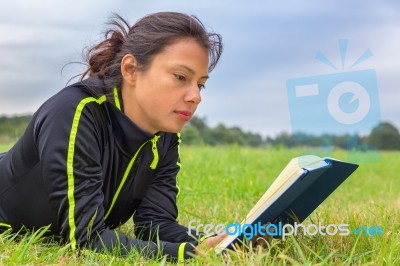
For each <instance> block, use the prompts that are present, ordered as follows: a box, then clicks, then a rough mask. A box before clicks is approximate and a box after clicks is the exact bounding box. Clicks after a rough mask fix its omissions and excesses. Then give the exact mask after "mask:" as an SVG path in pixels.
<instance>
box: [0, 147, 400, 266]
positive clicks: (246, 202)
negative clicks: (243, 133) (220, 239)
mask: <svg viewBox="0 0 400 266" xmlns="http://www.w3.org/2000/svg"><path fill="white" fill-rule="evenodd" d="M8 147H9V146H8ZM0 149H5V148H4V147H2V146H0ZM0 151H1V150H0ZM303 153H307V152H306V151H304V150H299V149H298V150H287V149H251V148H240V147H235V146H233V147H185V146H184V147H182V169H181V173H180V174H179V176H178V182H179V186H180V188H181V192H180V196H179V200H178V205H179V209H180V215H179V221H180V223H181V224H183V225H188V223H189V221H190V220H192V219H196V222H198V223H203V224H205V223H209V224H219V223H224V224H227V223H232V222H235V221H241V220H242V218H243V217H244V216H245V215H246V213H247V212H248V211H249V209H250V208H251V207H252V205H253V204H254V203H255V202H256V201H257V200H258V198H259V197H260V196H261V195H262V194H263V193H264V191H265V190H266V189H267V188H268V186H269V185H270V184H271V183H272V182H273V181H274V179H275V178H276V176H277V175H278V174H279V173H280V171H281V170H282V169H283V167H284V166H285V165H286V164H287V163H288V161H289V160H290V159H291V158H292V157H296V156H298V155H301V154H303ZM308 153H309V152H308ZM312 153H316V154H319V155H324V154H323V152H321V151H313V152H312ZM329 156H332V157H335V158H338V159H343V160H352V159H355V160H358V161H359V162H360V167H359V169H358V170H357V171H356V172H355V173H354V174H353V175H352V176H351V177H350V178H349V179H348V180H346V181H345V182H344V183H343V184H342V185H341V186H340V187H339V188H338V189H337V190H336V191H335V192H334V193H333V194H332V195H331V196H330V197H329V198H328V199H327V200H326V201H325V202H324V203H323V204H322V205H321V206H320V207H318V208H317V210H316V211H314V212H313V214H312V215H311V216H310V217H309V218H307V219H306V220H305V221H304V222H303V224H305V225H307V224H309V223H314V224H318V222H320V223H321V224H325V225H327V224H342V223H346V224H349V225H350V226H349V227H350V229H351V228H358V227H359V226H362V225H365V226H373V225H375V226H381V227H382V228H383V233H384V235H383V236H375V237H373V236H366V235H360V236H358V237H357V236H355V235H354V234H350V235H349V236H339V235H335V236H321V235H315V236H303V235H298V236H296V237H290V238H288V239H286V240H285V241H281V240H273V241H272V242H271V246H270V247H269V248H268V249H265V250H261V249H255V250H252V251H248V252H235V253H233V252H232V253H228V254H227V255H226V256H225V257H221V256H216V255H214V253H212V252H209V253H204V254H202V255H201V256H199V257H198V258H196V259H192V260H189V261H188V262H187V263H188V264H194V265H221V264H228V265H400V233H399V232H400V223H399V221H400V211H399V209H400V198H399V191H400V181H399V177H398V173H399V172H400V152H383V153H381V154H379V156H377V154H375V155H373V157H371V155H368V156H365V155H363V154H356V155H354V154H350V155H349V154H348V153H346V152H344V151H334V152H333V154H329ZM371 158H372V159H371ZM364 162H365V163H364ZM121 230H122V231H127V232H129V233H131V232H132V224H131V223H128V224H126V225H124V226H123V227H122V228H121ZM39 236H40V232H36V233H33V234H29V235H25V236H16V235H15V234H9V233H4V234H3V235H0V264H1V265H3V264H5V265H8V264H11V265H15V264H18V265H21V264H29V265H48V264H52V265H77V264H78V265H80V264H82V265H83V264H84V265H131V264H142V265H144V264H146V265H147V264H154V265H159V264H161V265H162V264H166V262H165V261H149V260H146V259H144V258H141V257H140V256H138V255H137V254H135V253H132V254H130V255H129V256H128V257H126V258H119V257H116V256H113V255H110V254H106V255H98V254H95V253H92V252H84V253H81V254H76V253H73V252H71V251H70V249H69V248H68V247H62V246H59V245H58V244H56V243H53V242H51V241H48V239H43V238H39Z"/></svg>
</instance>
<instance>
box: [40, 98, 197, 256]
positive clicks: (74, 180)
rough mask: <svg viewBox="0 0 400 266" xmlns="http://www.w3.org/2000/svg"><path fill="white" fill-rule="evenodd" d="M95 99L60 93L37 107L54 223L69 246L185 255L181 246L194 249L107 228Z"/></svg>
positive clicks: (41, 150)
mask: <svg viewBox="0 0 400 266" xmlns="http://www.w3.org/2000/svg"><path fill="white" fill-rule="evenodd" d="M99 104H101V102H100V100H97V99H94V98H85V99H84V100H82V101H80V102H79V103H76V101H75V100H73V99H68V98H63V100H62V101H55V100H53V101H50V102H48V103H47V104H46V105H45V107H43V108H42V109H41V110H40V113H39V119H38V122H37V124H36V128H35V135H36V139H37V146H38V151H39V153H40V161H41V168H42V172H43V178H44V183H45V186H46V191H47V193H48V199H49V202H50V205H51V207H52V210H53V213H54V215H55V220H56V225H55V226H54V225H53V228H56V230H57V231H58V232H56V233H57V234H60V235H61V237H62V238H63V240H65V241H66V242H68V243H70V244H71V247H72V248H73V249H76V248H84V247H85V248H90V249H93V250H96V251H103V250H109V251H112V252H116V251H117V252H119V253H120V254H121V255H124V254H126V253H128V252H130V251H131V249H135V250H137V251H138V252H139V253H140V254H142V255H144V256H147V257H150V258H155V257H158V256H164V255H166V256H167V257H168V258H170V259H176V258H178V257H182V258H183V256H182V254H184V251H186V253H190V252H193V251H194V248H193V246H185V247H181V246H180V245H179V244H176V243H169V242H160V243H158V244H156V243H154V242H150V241H141V240H138V239H132V238H129V237H127V236H126V235H124V234H120V233H117V232H116V231H113V230H110V229H108V228H106V226H105V223H104V218H103V217H104V208H103V198H104V197H103V193H102V189H101V188H102V161H101V153H102V150H101V141H102V137H101V131H99V126H98V124H97V123H98V121H97V120H96V118H95V117H96V114H95V113H96V110H95V108H93V106H96V105H99ZM90 106H91V107H90ZM89 107H90V108H89ZM179 255H180V256H179ZM185 257H188V256H185Z"/></svg>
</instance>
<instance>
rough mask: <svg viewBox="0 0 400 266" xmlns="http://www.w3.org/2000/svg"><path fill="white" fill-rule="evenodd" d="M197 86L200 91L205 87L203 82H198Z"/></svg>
mask: <svg viewBox="0 0 400 266" xmlns="http://www.w3.org/2000/svg"><path fill="white" fill-rule="evenodd" d="M197 86H198V87H199V90H200V91H202V90H204V89H205V88H206V85H205V84H198V85H197Z"/></svg>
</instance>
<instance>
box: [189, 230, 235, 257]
mask: <svg viewBox="0 0 400 266" xmlns="http://www.w3.org/2000/svg"><path fill="white" fill-rule="evenodd" d="M227 235H228V234H227V233H224V234H221V235H216V236H212V237H209V238H206V239H205V240H204V241H203V242H201V243H200V244H199V245H198V246H197V247H196V249H195V250H194V253H195V254H196V255H198V253H199V251H200V250H201V251H208V250H210V249H212V248H215V247H216V246H217V245H218V244H219V242H221V241H222V240H223V239H224V238H225V237H226V236H227Z"/></svg>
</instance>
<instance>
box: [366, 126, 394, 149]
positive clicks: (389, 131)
mask: <svg viewBox="0 0 400 266" xmlns="http://www.w3.org/2000/svg"><path fill="white" fill-rule="evenodd" d="M368 144H369V145H371V146H373V147H375V148H377V149H379V150H400V134H399V131H398V129H397V128H396V127H395V126H393V125H392V124H390V123H388V122H383V123H380V124H379V125H378V126H376V127H375V128H373V129H372V132H371V134H370V135H369V137H368Z"/></svg>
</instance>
